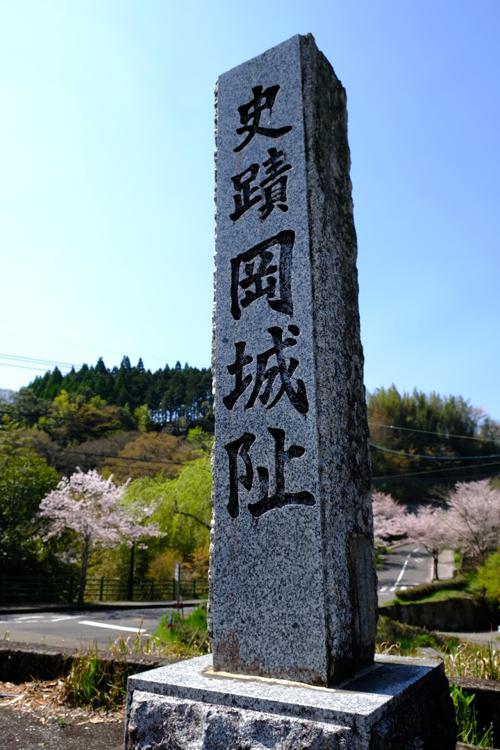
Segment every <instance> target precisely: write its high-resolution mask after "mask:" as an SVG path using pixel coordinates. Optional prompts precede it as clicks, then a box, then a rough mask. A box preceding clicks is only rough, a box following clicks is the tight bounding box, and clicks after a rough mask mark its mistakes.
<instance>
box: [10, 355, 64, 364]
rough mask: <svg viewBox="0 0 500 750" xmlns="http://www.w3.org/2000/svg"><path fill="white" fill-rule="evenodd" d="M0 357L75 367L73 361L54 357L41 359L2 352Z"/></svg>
mask: <svg viewBox="0 0 500 750" xmlns="http://www.w3.org/2000/svg"><path fill="white" fill-rule="evenodd" d="M0 359H12V360H15V361H21V362H35V363H36V364H39V365H61V366H62V367H74V364H73V363H72V362H60V361H58V360H54V359H40V358H38V357H24V356H21V355H19V354H0Z"/></svg>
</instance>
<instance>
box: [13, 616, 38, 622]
mask: <svg viewBox="0 0 500 750" xmlns="http://www.w3.org/2000/svg"><path fill="white" fill-rule="evenodd" d="M43 617H44V616H43V615H23V617H18V618H17V620H16V622H27V621H28V620H43Z"/></svg>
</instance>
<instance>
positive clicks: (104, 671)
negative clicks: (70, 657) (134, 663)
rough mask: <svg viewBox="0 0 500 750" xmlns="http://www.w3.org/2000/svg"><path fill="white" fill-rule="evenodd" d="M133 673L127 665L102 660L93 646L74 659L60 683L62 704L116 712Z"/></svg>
mask: <svg viewBox="0 0 500 750" xmlns="http://www.w3.org/2000/svg"><path fill="white" fill-rule="evenodd" d="M133 671H136V670H135V669H132V668H131V667H130V666H129V665H128V664H127V662H126V661H118V662H117V661H112V660H110V659H104V658H103V656H102V654H99V653H98V650H97V646H95V647H94V648H92V649H90V650H89V651H88V652H86V653H82V654H79V655H78V656H77V657H76V658H75V659H74V661H73V665H72V667H71V670H70V672H69V674H68V675H67V676H66V677H65V679H64V681H63V688H62V691H63V700H64V702H65V703H68V704H69V705H72V706H92V708H104V709H107V710H112V709H115V708H117V707H118V706H119V705H121V703H123V701H124V699H125V695H126V692H127V678H128V676H129V674H131V673H132V672H133Z"/></svg>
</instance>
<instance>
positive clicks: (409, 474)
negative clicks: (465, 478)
mask: <svg viewBox="0 0 500 750" xmlns="http://www.w3.org/2000/svg"><path fill="white" fill-rule="evenodd" d="M490 466H500V461H491V462H490V463H486V464H476V466H447V467H446V468H443V469H428V470H427V471H412V472H406V473H403V474H387V475H386V476H378V477H372V479H384V480H387V479H399V478H400V477H416V476H423V475H427V474H437V473H439V472H443V471H470V469H474V470H476V469H481V468H485V467H490Z"/></svg>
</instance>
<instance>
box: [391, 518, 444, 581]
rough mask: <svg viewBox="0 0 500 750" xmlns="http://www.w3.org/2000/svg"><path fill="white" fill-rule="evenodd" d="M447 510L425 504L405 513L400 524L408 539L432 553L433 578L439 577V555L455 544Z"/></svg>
mask: <svg viewBox="0 0 500 750" xmlns="http://www.w3.org/2000/svg"><path fill="white" fill-rule="evenodd" d="M449 515H450V514H449V511H448V510H445V509H444V508H431V507H429V506H425V507H423V508H421V509H420V510H419V512H418V513H416V514H414V513H407V514H406V516H405V518H404V520H403V523H402V526H403V529H404V531H405V532H406V535H407V537H408V539H409V540H410V541H412V542H415V543H417V544H421V545H422V546H423V547H425V549H426V550H427V551H428V552H430V554H431V555H432V561H433V578H435V579H439V574H438V560H439V555H440V554H441V552H443V551H444V550H445V549H450V548H453V547H454V546H455V544H454V538H455V537H454V534H453V531H452V530H451V528H450V522H449Z"/></svg>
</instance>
